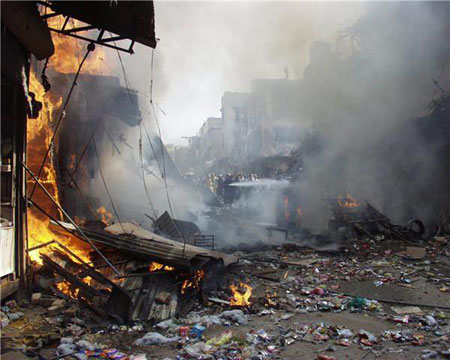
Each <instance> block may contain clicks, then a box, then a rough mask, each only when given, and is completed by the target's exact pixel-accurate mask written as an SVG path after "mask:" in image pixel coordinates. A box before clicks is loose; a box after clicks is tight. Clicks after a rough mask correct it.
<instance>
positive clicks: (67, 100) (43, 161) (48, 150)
mask: <svg viewBox="0 0 450 360" xmlns="http://www.w3.org/2000/svg"><path fill="white" fill-rule="evenodd" d="M94 50H95V45H94V44H93V43H90V44H88V46H87V51H86V54H85V55H84V57H83V60H81V63H80V66H79V67H78V70H77V72H76V74H75V77H74V79H73V82H72V86H71V87H70V90H69V93H68V94H67V97H66V101H65V102H64V106H63V108H62V110H61V113H60V115H59V118H58V121H57V123H56V126H55V129H54V131H53V135H52V138H51V140H50V143H49V144H48V148H47V151H46V153H45V155H44V159H43V160H42V163H41V166H40V168H39V171H38V173H37V178H38V179H40V177H41V174H42V170H43V169H44V165H45V162H46V161H47V157H48V154H49V153H50V150H51V148H52V147H53V144H54V141H55V137H56V134H57V132H58V128H59V126H60V125H61V122H62V120H63V119H64V117H65V114H66V108H67V105H68V104H69V100H70V98H71V96H72V92H73V89H74V88H75V85H76V84H77V79H78V76H79V75H80V71H81V68H82V67H83V64H84V62H85V61H86V59H87V57H88V55H89V54H90V53H91V52H92V51H94ZM36 186H37V183H34V185H33V189H32V191H31V194H30V199H32V198H33V194H34V191H35V190H36Z"/></svg>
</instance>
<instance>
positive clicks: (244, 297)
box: [230, 282, 253, 306]
mask: <svg viewBox="0 0 450 360" xmlns="http://www.w3.org/2000/svg"><path fill="white" fill-rule="evenodd" d="M230 289H231V291H232V293H233V298H232V299H231V300H230V305H231V306H250V297H251V296H252V290H253V289H252V287H251V286H250V285H247V284H244V283H242V282H240V283H239V287H238V286H236V285H235V284H231V285H230ZM240 289H245V292H244V293H241V292H240V291H239V290H240Z"/></svg>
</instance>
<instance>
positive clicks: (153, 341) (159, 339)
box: [134, 332, 180, 345]
mask: <svg viewBox="0 0 450 360" xmlns="http://www.w3.org/2000/svg"><path fill="white" fill-rule="evenodd" d="M179 339H180V337H179V336H175V337H166V336H164V335H161V334H160V333H157V332H148V333H147V334H145V335H144V336H143V337H141V338H139V339H137V340H136V341H135V342H134V343H135V344H136V345H162V344H167V343H169V342H175V341H178V340H179Z"/></svg>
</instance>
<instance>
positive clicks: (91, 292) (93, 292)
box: [41, 254, 105, 296]
mask: <svg viewBox="0 0 450 360" xmlns="http://www.w3.org/2000/svg"><path fill="white" fill-rule="evenodd" d="M41 259H42V260H43V261H44V263H45V264H46V265H48V266H49V267H50V268H51V269H53V270H54V271H55V272H56V273H58V274H59V275H61V276H62V277H63V278H64V279H65V280H67V281H68V282H70V283H71V284H72V285H74V286H75V287H77V288H79V289H80V290H83V292H85V293H86V294H87V295H89V296H105V294H103V293H101V292H100V291H98V290H96V289H94V288H93V287H91V286H89V285H88V284H86V283H84V282H82V281H81V280H80V279H78V278H77V277H76V276H74V275H72V274H71V273H70V272H68V271H67V270H66V269H64V268H63V267H61V266H60V265H59V264H58V263H56V262H55V261H53V260H52V259H51V258H50V257H49V256H47V255H45V254H41Z"/></svg>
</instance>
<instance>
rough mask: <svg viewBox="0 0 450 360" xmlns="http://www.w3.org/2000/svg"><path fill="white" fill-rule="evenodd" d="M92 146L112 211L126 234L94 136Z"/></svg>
mask: <svg viewBox="0 0 450 360" xmlns="http://www.w3.org/2000/svg"><path fill="white" fill-rule="evenodd" d="M92 144H93V145H94V152H95V157H96V158H97V162H98V169H99V172H100V176H101V178H102V181H103V185H104V186H105V190H106V193H107V194H108V198H109V202H110V203H111V207H112V209H113V211H114V215H116V218H117V221H118V222H119V224H120V227H121V228H122V231H123V232H124V233H126V231H125V229H124V227H123V225H122V222H121V221H120V217H119V214H118V213H117V210H116V207H115V206H114V201H113V199H112V196H111V194H110V192H109V190H108V186H107V185H106V181H105V176H104V175H103V170H102V165H101V163H100V157H99V156H98V151H97V144H96V143H95V136H92Z"/></svg>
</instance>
